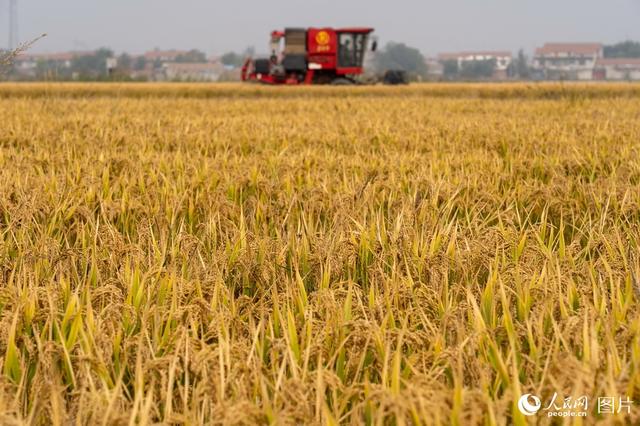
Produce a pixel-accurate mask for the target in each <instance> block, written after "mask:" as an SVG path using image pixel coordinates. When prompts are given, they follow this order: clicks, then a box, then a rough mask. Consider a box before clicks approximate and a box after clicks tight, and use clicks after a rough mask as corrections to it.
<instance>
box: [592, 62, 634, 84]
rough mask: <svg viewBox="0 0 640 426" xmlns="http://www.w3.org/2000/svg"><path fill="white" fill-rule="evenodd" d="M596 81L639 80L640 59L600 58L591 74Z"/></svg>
mask: <svg viewBox="0 0 640 426" xmlns="http://www.w3.org/2000/svg"><path fill="white" fill-rule="evenodd" d="M593 76H594V78H595V79H596V80H618V81H631V80H634V81H638V80H640V58H601V59H598V60H597V62H596V67H595V70H594V73H593Z"/></svg>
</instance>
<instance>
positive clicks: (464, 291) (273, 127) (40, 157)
mask: <svg viewBox="0 0 640 426" xmlns="http://www.w3.org/2000/svg"><path fill="white" fill-rule="evenodd" d="M639 240H640V86H639V85H631V84H619V85H616V84H608V85H578V84H574V85H558V84H540V85H532V84H504V85H498V84H496V85H472V84H468V85H464V84H460V85H427V84H425V85H414V86H409V87H400V88H396V87H355V88H342V87H340V88H336V87H312V88H268V87H261V86H253V85H249V86H240V85H234V84H229V85H197V84H193V85H189V84H178V85H161V84H149V85H145V84H140V85H115V84H2V85H0V424H3V425H12V424H36V425H39V424H56V425H66V424H87V425H94V424H105V425H112V424H113V425H119V424H230V425H236V424H248V425H252V424H282V425H289V424H322V425H337V424H352V425H359V424H368V425H429V424H454V425H474V424H482V425H494V424H495V425H505V424H518V425H524V424H550V423H554V424H556V423H559V422H566V423H567V424H573V423H574V422H576V423H580V422H582V424H592V423H596V422H603V423H607V424H638V423H640V402H637V403H636V404H635V406H634V407H632V410H630V413H618V414H615V415H607V414H602V413H597V410H596V408H597V407H596V402H595V401H596V400H597V398H598V397H603V396H616V397H618V396H621V397H622V396H625V397H629V398H630V399H632V400H635V401H640V311H639V310H638V307H639V306H640V305H639V301H640V281H639V279H640V278H639V277H640V260H639V256H640V255H639V254H638V244H639ZM526 393H531V394H533V395H538V396H540V397H541V398H542V399H543V400H544V401H545V402H548V401H549V400H550V398H551V397H552V396H553V395H554V393H557V394H558V395H559V398H560V400H561V399H562V398H564V397H573V398H579V397H581V396H586V397H588V398H589V405H588V408H587V411H588V416H587V417H585V418H572V419H571V418H568V419H559V418H550V417H547V415H546V414H545V413H542V412H541V413H539V414H538V415H537V416H533V417H527V416H524V415H523V413H522V412H521V411H520V410H519V408H518V399H519V398H520V396H521V395H523V394H526ZM545 405H546V403H545Z"/></svg>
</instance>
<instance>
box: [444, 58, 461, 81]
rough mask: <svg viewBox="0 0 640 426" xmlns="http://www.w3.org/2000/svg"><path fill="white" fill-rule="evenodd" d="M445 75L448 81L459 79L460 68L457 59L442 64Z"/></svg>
mask: <svg viewBox="0 0 640 426" xmlns="http://www.w3.org/2000/svg"><path fill="white" fill-rule="evenodd" d="M442 67H443V70H442V72H443V74H444V76H445V77H446V78H448V79H455V78H457V77H458V73H459V72H460V67H459V66H458V60H457V59H448V60H446V61H443V62H442Z"/></svg>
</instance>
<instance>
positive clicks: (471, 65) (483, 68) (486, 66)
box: [460, 58, 496, 80]
mask: <svg viewBox="0 0 640 426" xmlns="http://www.w3.org/2000/svg"><path fill="white" fill-rule="evenodd" d="M495 69H496V60H495V58H494V59H486V60H482V61H465V62H463V63H462V67H461V69H460V77H463V78H468V79H472V80H475V79H484V78H491V77H492V76H493V73H494V72H495Z"/></svg>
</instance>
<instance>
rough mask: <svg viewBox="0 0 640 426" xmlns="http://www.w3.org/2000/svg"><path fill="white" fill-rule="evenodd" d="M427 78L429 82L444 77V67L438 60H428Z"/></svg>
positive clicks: (426, 62)
mask: <svg viewBox="0 0 640 426" xmlns="http://www.w3.org/2000/svg"><path fill="white" fill-rule="evenodd" d="M424 62H425V64H426V65H427V78H428V79H429V80H441V79H442V77H443V76H444V65H442V63H441V62H440V61H439V60H438V59H437V58H426V59H425V61H424Z"/></svg>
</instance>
